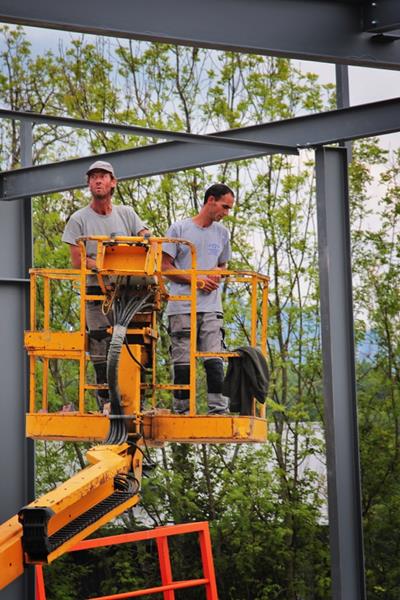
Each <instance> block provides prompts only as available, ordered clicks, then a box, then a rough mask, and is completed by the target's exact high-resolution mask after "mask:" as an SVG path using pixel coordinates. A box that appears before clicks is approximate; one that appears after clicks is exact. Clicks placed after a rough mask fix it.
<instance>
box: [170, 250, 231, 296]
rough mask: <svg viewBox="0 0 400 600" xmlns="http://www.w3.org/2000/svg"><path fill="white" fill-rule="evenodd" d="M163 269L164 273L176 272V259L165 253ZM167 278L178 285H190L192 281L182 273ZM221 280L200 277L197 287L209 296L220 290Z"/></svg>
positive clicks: (205, 276) (204, 276)
mask: <svg viewBox="0 0 400 600" xmlns="http://www.w3.org/2000/svg"><path fill="white" fill-rule="evenodd" d="M161 268H162V270H163V271H173V270H176V267H175V264H174V259H173V258H172V256H170V255H169V254H167V253H166V252H163V255H162V266H161ZM167 277H168V279H171V280H172V281H176V282H177V283H186V284H188V285H190V281H191V278H190V275H184V274H183V273H180V274H179V275H167ZM219 279H220V278H219V277H218V276H216V277H214V276H212V277H208V276H207V275H199V276H198V277H197V281H196V287H197V288H198V289H199V290H201V291H202V292H205V293H206V294H209V293H210V292H213V291H214V290H216V289H217V288H218V286H219Z"/></svg>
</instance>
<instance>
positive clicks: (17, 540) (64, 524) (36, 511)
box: [0, 444, 142, 589]
mask: <svg viewBox="0 0 400 600" xmlns="http://www.w3.org/2000/svg"><path fill="white" fill-rule="evenodd" d="M87 458H88V460H89V462H90V463H91V465H90V466H88V467H86V469H84V470H83V471H81V472H79V473H77V474H76V475H74V476H73V477H71V479H69V480H68V481H66V482H65V483H63V484H61V485H60V486H59V487H57V488H56V489H55V490H53V491H51V492H49V493H48V494H45V495H44V496H42V497H41V498H38V499H37V500H35V501H34V502H32V503H31V504H29V505H28V506H26V507H24V508H23V509H22V510H20V511H19V513H18V515H17V516H14V517H12V518H11V519H10V520H9V521H6V522H5V523H4V524H3V525H1V526H0V589H2V588H3V587H5V586H6V585H8V584H9V583H11V581H13V580H14V579H16V578H17V577H19V575H22V573H23V571H24V565H25V564H37V563H41V564H43V563H46V564H47V563H50V562H52V561H53V560H55V559H56V558H57V557H58V556H60V555H61V554H64V553H65V552H67V551H68V550H69V548H71V547H72V546H74V545H75V544H76V543H77V542H78V541H80V540H82V539H84V538H86V537H87V536H88V535H90V534H91V533H93V531H95V530H96V529H98V528H99V527H101V526H102V525H104V524H105V523H107V522H108V521H110V520H111V519H113V518H114V517H116V516H118V515H120V514H121V513H123V512H124V511H125V510H127V509H128V508H130V507H132V506H134V505H135V504H137V503H138V502H139V490H140V480H141V473H142V454H141V452H140V451H138V450H137V447H136V446H134V445H128V444H124V445H120V446H96V447H95V448H92V449H91V450H90V451H89V452H88V453H87Z"/></svg>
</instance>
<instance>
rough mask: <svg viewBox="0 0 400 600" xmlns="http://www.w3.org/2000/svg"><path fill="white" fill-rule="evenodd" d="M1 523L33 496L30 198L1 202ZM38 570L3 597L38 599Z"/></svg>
mask: <svg viewBox="0 0 400 600" xmlns="http://www.w3.org/2000/svg"><path fill="white" fill-rule="evenodd" d="M31 161H32V124H31V123H28V122H26V123H24V124H23V125H22V126H21V162H22V164H25V165H30V164H32V162H31ZM0 257H1V262H0V281H1V294H0V314H1V319H0V390H1V392H0V412H1V414H2V418H1V420H0V456H2V460H1V461H0V480H1V481H2V482H6V484H5V485H3V491H2V495H1V503H0V523H3V522H4V521H6V520H7V519H9V518H10V517H11V516H13V515H15V514H16V513H17V511H18V510H19V509H20V508H22V507H23V506H24V505H25V504H27V503H28V502H30V501H31V500H33V494H34V456H33V442H32V441H31V440H27V439H26V437H25V411H26V409H27V407H28V389H29V386H28V381H29V377H28V374H29V371H28V365H27V357H26V353H25V350H24V347H23V332H24V329H27V328H28V326H29V279H28V270H29V268H30V267H31V266H32V220H31V202H30V198H24V199H21V200H19V201H17V202H13V203H11V204H10V203H8V204H4V203H0ZM34 589H35V588H34V573H33V570H30V571H29V572H26V573H25V574H24V576H23V577H22V578H20V579H19V580H17V581H14V582H13V583H12V584H11V585H10V586H8V587H7V588H6V589H4V590H3V591H2V592H1V598H2V600H33V599H34V597H35V595H34V594H35V592H34Z"/></svg>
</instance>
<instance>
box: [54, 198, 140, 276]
mask: <svg viewBox="0 0 400 600" xmlns="http://www.w3.org/2000/svg"><path fill="white" fill-rule="evenodd" d="M142 229H147V225H145V224H144V223H143V221H142V220H141V219H140V218H139V217H138V215H137V214H136V213H135V211H134V210H133V208H131V207H130V206H124V205H113V207H112V211H111V213H110V214H108V215H99V214H98V213H97V212H95V211H94V210H93V209H92V208H90V206H85V207H84V208H80V209H79V210H77V211H76V212H74V213H73V214H72V215H71V217H70V218H69V220H68V222H67V224H66V226H65V229H64V233H63V236H62V241H63V242H67V244H72V245H74V246H77V245H78V242H77V239H78V238H79V237H82V236H89V235H108V236H109V235H111V234H115V235H127V236H135V235H137V234H138V233H139V231H141V230H142ZM86 253H87V256H89V257H90V258H94V259H95V258H96V253H97V242H95V241H88V242H86ZM96 283H97V277H96V276H95V275H90V276H89V277H88V284H89V285H96Z"/></svg>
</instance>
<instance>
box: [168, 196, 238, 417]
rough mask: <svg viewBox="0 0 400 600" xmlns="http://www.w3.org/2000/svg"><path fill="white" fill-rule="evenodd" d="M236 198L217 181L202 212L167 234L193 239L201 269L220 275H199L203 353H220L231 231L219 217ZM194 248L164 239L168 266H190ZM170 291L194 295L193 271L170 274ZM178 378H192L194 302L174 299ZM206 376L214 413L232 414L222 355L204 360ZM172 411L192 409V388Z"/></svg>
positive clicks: (179, 395)
mask: <svg viewBox="0 0 400 600" xmlns="http://www.w3.org/2000/svg"><path fill="white" fill-rule="evenodd" d="M234 202H235V198H234V193H233V191H232V190H231V189H230V188H229V187H228V186H227V185H224V184H214V185H212V186H211V187H209V188H208V190H207V191H206V193H205V196H204V204H203V206H202V208H201V210H200V212H199V213H198V214H197V215H196V216H195V217H193V218H189V219H184V220H183V221H178V222H177V223H173V224H172V225H171V227H170V228H169V229H168V231H167V233H166V237H170V238H180V239H184V240H188V241H189V242H192V243H193V244H194V246H195V247H196V252H197V268H198V269H204V270H214V271H215V275H214V274H213V275H209V276H199V277H198V278H197V289H198V291H197V347H198V350H199V351H200V352H221V351H222V349H223V321H222V318H223V317H222V303H221V289H220V280H221V277H220V275H218V270H219V269H224V268H226V265H227V262H228V260H229V258H230V252H231V251H230V243H229V232H228V230H227V229H226V227H224V226H223V225H221V223H220V222H219V221H221V219H223V218H224V217H225V216H226V215H228V214H229V211H230V209H231V208H232V207H233V204H234ZM191 266H192V265H191V252H190V248H189V247H188V246H186V245H184V244H174V243H164V244H163V269H164V270H167V269H168V270H171V269H190V268H191ZM169 279H170V280H171V284H170V293H171V295H173V296H175V295H176V296H188V295H189V294H190V275H183V274H180V275H173V276H172V275H171V276H169ZM167 315H168V319H169V331H170V336H171V354H172V363H173V367H174V383H176V384H188V383H189V380H190V364H189V355H190V302H189V301H188V302H186V301H175V302H174V301H170V302H169V303H168V307H167ZM204 367H205V370H206V377H207V399H208V413H209V414H214V415H218V414H220V415H221V414H227V413H228V412H229V399H228V398H227V397H226V396H223V395H222V383H223V379H224V369H223V362H222V359H221V358H217V357H211V358H206V359H205V360H204ZM173 410H174V412H176V413H178V414H186V413H187V412H188V410H189V392H188V390H175V393H174V400H173Z"/></svg>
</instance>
